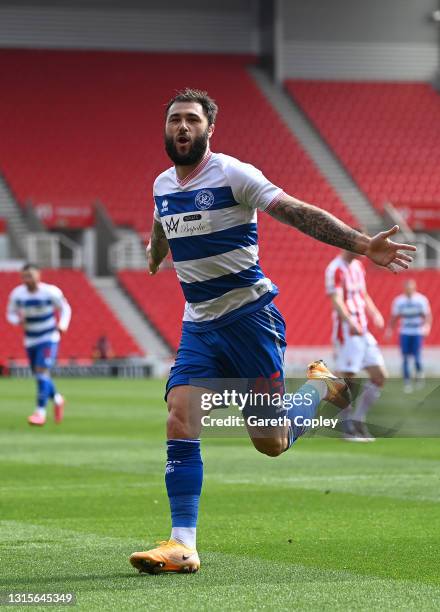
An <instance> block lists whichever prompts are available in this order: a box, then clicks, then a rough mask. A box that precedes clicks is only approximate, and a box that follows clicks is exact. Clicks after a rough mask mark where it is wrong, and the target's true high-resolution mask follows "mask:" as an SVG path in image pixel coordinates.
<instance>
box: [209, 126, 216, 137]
mask: <svg viewBox="0 0 440 612" xmlns="http://www.w3.org/2000/svg"><path fill="white" fill-rule="evenodd" d="M214 130H215V123H211V125H210V126H208V138H211V136H212V135H213V134H214Z"/></svg>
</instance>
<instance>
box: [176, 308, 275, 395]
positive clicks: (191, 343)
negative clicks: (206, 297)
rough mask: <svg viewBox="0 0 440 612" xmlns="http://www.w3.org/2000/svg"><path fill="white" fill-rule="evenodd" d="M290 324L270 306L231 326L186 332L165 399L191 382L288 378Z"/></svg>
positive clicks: (184, 332)
mask: <svg viewBox="0 0 440 612" xmlns="http://www.w3.org/2000/svg"><path fill="white" fill-rule="evenodd" d="M285 348H286V324H285V322H284V319H283V316H282V315H281V313H280V311H279V310H278V308H277V307H276V306H275V305H274V304H273V303H270V304H268V305H267V306H264V307H263V308H261V309H260V310H257V311H256V312H252V313H250V314H247V315H243V316H242V317H239V318H238V319H236V320H235V321H233V322H232V323H230V324H229V325H224V326H223V327H219V328H217V329H213V330H208V331H203V332H195V331H189V330H188V329H187V328H186V329H185V323H184V324H183V331H182V338H181V340H180V345H179V349H178V351H177V355H176V361H175V364H174V365H173V367H172V368H171V371H170V376H169V378H168V382H167V386H166V393H165V399H166V397H167V395H168V393H169V391H170V389H172V388H173V387H176V386H178V385H188V384H193V383H190V380H191V379H207V378H208V379H211V378H213V379H221V378H233V379H237V378H241V379H258V378H264V379H272V380H273V379H277V380H278V381H282V380H283V379H284V350H285Z"/></svg>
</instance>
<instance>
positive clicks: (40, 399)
mask: <svg viewBox="0 0 440 612" xmlns="http://www.w3.org/2000/svg"><path fill="white" fill-rule="evenodd" d="M36 378H37V406H38V408H46V404H47V400H48V399H49V397H50V389H51V380H50V378H49V377H48V376H47V375H46V374H37V377H36Z"/></svg>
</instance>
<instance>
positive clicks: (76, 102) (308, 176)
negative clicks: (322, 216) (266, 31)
mask: <svg viewBox="0 0 440 612" xmlns="http://www.w3.org/2000/svg"><path fill="white" fill-rule="evenodd" d="M0 61H1V65H2V85H3V88H4V91H7V92H8V95H7V96H2V97H1V98H0V129H1V132H2V139H1V142H0V168H1V170H2V172H3V174H4V176H5V177H6V179H7V181H8V183H9V185H10V187H11V189H12V191H13V193H14V194H15V196H16V198H17V200H18V201H19V202H20V203H21V204H22V205H24V204H25V203H26V202H27V201H31V202H32V203H33V204H35V205H37V206H40V207H41V212H42V214H43V215H44V219H45V220H46V222H47V223H48V224H52V225H53V224H55V225H56V224H57V223H61V224H65V223H66V222H67V223H68V222H69V219H70V222H71V223H73V224H81V223H86V224H87V223H90V221H91V216H90V215H88V214H84V209H85V210H86V211H90V210H91V207H92V206H93V204H94V202H96V201H97V200H101V201H102V202H103V203H104V205H105V206H106V207H107V208H108V210H109V212H110V214H111V216H112V218H113V220H114V221H115V222H116V223H117V224H121V225H128V226H134V227H135V228H136V229H138V230H139V231H141V232H144V231H147V230H148V229H149V226H150V221H151V207H152V203H151V188H152V183H153V180H154V178H155V177H156V176H157V174H158V173H159V172H161V171H162V170H163V169H164V168H166V167H167V166H169V165H170V163H169V160H168V158H167V157H166V154H165V152H164V150H163V123H162V118H163V113H164V104H165V103H166V101H167V100H168V99H169V98H170V97H171V96H172V95H173V94H174V92H175V91H176V89H178V88H182V87H185V86H188V85H191V86H195V87H197V86H198V87H202V88H205V89H208V90H209V92H210V93H211V95H213V96H214V97H215V98H216V99H217V100H218V102H219V104H220V114H219V119H218V129H217V133H216V135H215V137H214V140H213V148H214V150H219V151H222V152H225V153H233V154H235V155H237V156H238V157H241V158H242V159H244V160H246V161H250V162H253V163H255V164H256V165H258V166H259V167H260V168H261V169H262V170H263V171H264V172H266V174H267V175H268V176H269V177H270V178H271V179H272V180H273V181H274V182H278V183H282V184H283V186H284V187H285V189H286V190H287V191H289V192H292V193H295V194H296V195H298V196H300V197H301V196H302V197H307V198H308V199H311V200H315V201H318V202H319V203H320V204H322V205H323V206H325V207H327V208H328V209H330V210H332V211H334V212H337V213H340V212H341V211H343V210H344V209H343V206H342V204H341V203H340V202H339V201H338V199H337V197H336V195H335V194H334V193H333V191H332V190H331V189H330V187H329V186H328V185H327V184H326V183H325V181H324V180H323V179H322V178H321V176H320V175H319V174H318V172H317V171H316V169H315V168H314V167H313V165H312V164H311V162H310V160H309V159H308V157H307V155H306V154H305V153H304V152H303V151H302V149H300V147H299V146H298V144H297V143H296V142H295V140H294V139H293V138H292V136H291V134H290V132H289V130H288V129H287V127H286V126H285V125H284V124H283V123H282V121H281V120H280V118H279V117H278V115H277V114H276V112H275V111H274V110H273V109H272V108H271V107H270V105H269V104H268V103H267V102H266V101H265V99H264V98H263V96H262V94H261V93H260V92H259V91H258V89H257V87H256V86H255V85H254V83H253V81H252V79H251V77H250V76H249V75H248V73H247V72H246V70H245V66H246V64H247V63H249V62H250V61H252V60H251V58H249V57H243V56H224V55H221V56H216V55H184V54H179V55H174V54H148V53H116V52H107V53H102V52H72V51H70V52H69V51H26V50H19V51H18V50H6V49H3V50H0ZM177 67H179V69H177ZM182 67H184V70H183V69H181V68H182ZM29 92H32V95H30V94H29ZM18 134H20V135H21V137H18ZM81 209H83V210H82V214H81ZM345 216H346V217H347V214H346V213H345Z"/></svg>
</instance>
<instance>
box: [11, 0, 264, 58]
mask: <svg viewBox="0 0 440 612" xmlns="http://www.w3.org/2000/svg"><path fill="white" fill-rule="evenodd" d="M258 40H259V36H258V12H257V2H256V0H210V2H204V1H202V0H187V1H185V2H181V1H179V0H163V1H162V2H161V1H159V0H152V1H148V2H145V1H141V0H78V1H75V0H25V1H23V0H0V47H21V48H23V47H24V48H46V49H47V48H61V49H62V48H64V49H122V50H123V49H127V50H146V51H195V52H220V53H257V52H258Z"/></svg>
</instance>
